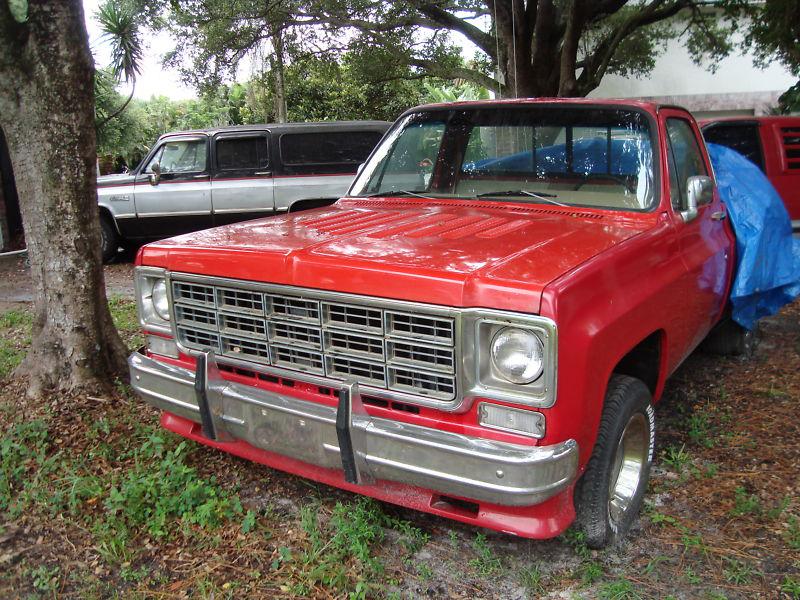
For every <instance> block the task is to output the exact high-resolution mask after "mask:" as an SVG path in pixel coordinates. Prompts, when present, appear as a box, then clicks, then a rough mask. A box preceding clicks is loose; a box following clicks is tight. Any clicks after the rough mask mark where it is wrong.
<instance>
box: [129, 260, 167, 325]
mask: <svg viewBox="0 0 800 600" xmlns="http://www.w3.org/2000/svg"><path fill="white" fill-rule="evenodd" d="M165 278H166V271H165V270H164V269H159V268H157V267H136V270H135V277H134V281H135V283H136V301H137V305H138V309H139V322H140V323H141V324H142V326H143V327H145V328H146V329H148V330H150V331H157V332H160V333H172V330H171V328H170V325H169V295H168V294H167V283H166V279H165Z"/></svg>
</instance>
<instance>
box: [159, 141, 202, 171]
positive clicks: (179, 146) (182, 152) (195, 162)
mask: <svg viewBox="0 0 800 600" xmlns="http://www.w3.org/2000/svg"><path fill="white" fill-rule="evenodd" d="M206 147H207V146H206V141H205V140H177V141H167V142H165V143H164V144H163V145H162V146H161V148H159V149H158V151H157V152H156V153H155V155H153V158H152V159H150V162H149V163H147V167H146V168H145V171H144V172H145V173H152V172H153V165H154V164H155V163H159V166H160V167H161V173H162V174H164V175H169V174H181V173H199V172H202V171H205V170H206V164H207V156H206V154H207V152H206Z"/></svg>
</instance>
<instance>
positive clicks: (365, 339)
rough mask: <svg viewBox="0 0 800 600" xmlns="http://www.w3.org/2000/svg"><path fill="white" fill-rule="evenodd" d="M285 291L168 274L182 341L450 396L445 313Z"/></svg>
mask: <svg viewBox="0 0 800 600" xmlns="http://www.w3.org/2000/svg"><path fill="white" fill-rule="evenodd" d="M217 281H219V280H215V283H216V282H217ZM220 282H221V281H220ZM276 288H277V290H278V291H277V292H276V291H275V290H276ZM285 290H286V291H285V293H284V289H283V288H282V287H279V286H269V285H259V284H249V283H246V282H241V283H240V282H234V281H230V280H225V282H224V285H212V284H207V283H205V282H203V283H197V282H195V281H182V280H181V279H180V275H173V280H172V300H173V308H172V311H173V315H174V318H175V324H176V331H177V335H178V339H179V341H180V343H181V344H182V345H183V346H184V347H186V348H190V349H195V350H204V351H205V350H213V351H214V352H217V353H219V354H221V355H222V356H228V357H231V358H236V359H239V360H245V361H250V362H254V363H258V364H262V365H267V366H273V367H278V368H281V369H287V370H293V371H300V372H304V373H310V374H314V375H319V376H323V377H328V378H331V379H337V380H343V379H355V380H356V381H358V382H359V383H360V384H362V385H364V386H371V387H373V388H384V389H388V390H392V391H396V392H401V393H404V394H411V395H417V396H423V397H425V398H429V399H436V400H452V399H453V398H455V396H456V393H457V389H456V351H455V345H456V335H455V321H454V319H453V318H452V317H451V316H447V315H441V314H439V312H438V311H435V309H431V308H427V309H426V307H422V306H421V307H419V309H417V308H416V307H414V308H411V309H410V310H397V309H396V306H397V305H396V304H393V305H392V307H391V308H384V307H381V306H380V304H381V302H380V301H377V300H374V299H367V298H364V300H363V302H364V304H363V305H362V304H360V302H359V301H360V299H359V298H358V297H349V298H347V302H334V301H331V296H332V295H333V294H329V293H325V292H320V293H319V294H317V293H316V292H295V291H294V290H292V289H291V288H285ZM337 300H338V297H337ZM387 304H389V303H388V302H387ZM402 308H405V306H403V307H402ZM431 312H436V314H430V313H431Z"/></svg>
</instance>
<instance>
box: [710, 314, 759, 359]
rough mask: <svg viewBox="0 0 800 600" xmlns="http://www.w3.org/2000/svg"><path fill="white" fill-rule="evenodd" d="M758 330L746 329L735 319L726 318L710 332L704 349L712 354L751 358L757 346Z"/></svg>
mask: <svg viewBox="0 0 800 600" xmlns="http://www.w3.org/2000/svg"><path fill="white" fill-rule="evenodd" d="M756 342H757V339H756V332H755V331H752V330H750V329H745V328H744V327H742V326H741V325H739V324H738V323H737V322H736V321H734V320H733V319H730V318H728V319H725V320H724V321H722V322H721V323H720V324H719V325H717V326H716V327H715V328H714V329H712V330H711V333H709V334H708V337H707V338H706V339H705V340H704V341H703V346H702V349H703V351H705V352H708V353H710V354H720V355H722V356H741V357H743V358H749V357H751V356H752V355H753V351H754V350H755V347H756Z"/></svg>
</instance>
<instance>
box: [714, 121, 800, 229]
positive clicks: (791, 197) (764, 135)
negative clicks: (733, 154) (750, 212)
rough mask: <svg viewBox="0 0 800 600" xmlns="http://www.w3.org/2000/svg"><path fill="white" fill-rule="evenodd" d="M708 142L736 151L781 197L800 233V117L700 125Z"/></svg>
mask: <svg viewBox="0 0 800 600" xmlns="http://www.w3.org/2000/svg"><path fill="white" fill-rule="evenodd" d="M700 128H701V130H702V131H703V136H704V137H705V139H706V141H707V142H709V143H712V144H720V145H721V146H727V147H728V148H732V149H733V150H736V151H737V152H738V153H739V154H742V155H743V156H745V157H746V158H747V159H749V160H750V162H752V163H753V164H754V165H756V166H757V167H758V168H759V169H761V171H763V173H764V174H765V175H766V176H767V178H768V179H769V180H770V182H771V183H772V185H773V186H774V187H775V190H776V191H777V192H778V194H780V196H781V198H782V199H783V203H784V205H785V206H786V210H787V211H788V212H789V218H790V219H791V220H792V228H793V229H795V230H798V229H800V117H789V116H764V117H727V118H721V119H706V120H702V121H700Z"/></svg>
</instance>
